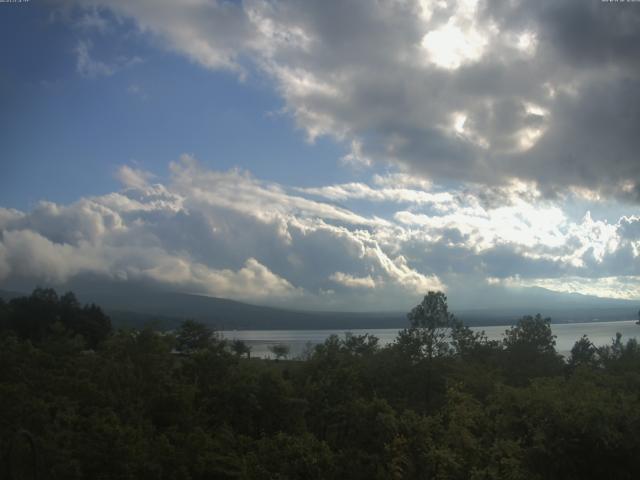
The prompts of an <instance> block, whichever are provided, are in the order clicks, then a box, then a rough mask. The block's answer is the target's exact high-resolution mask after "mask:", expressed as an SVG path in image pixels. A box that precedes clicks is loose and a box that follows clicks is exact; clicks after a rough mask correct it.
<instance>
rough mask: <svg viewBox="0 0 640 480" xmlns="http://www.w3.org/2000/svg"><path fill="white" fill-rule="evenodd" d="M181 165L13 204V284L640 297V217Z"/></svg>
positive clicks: (294, 297) (329, 298)
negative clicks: (72, 198) (529, 289)
mask: <svg viewBox="0 0 640 480" xmlns="http://www.w3.org/2000/svg"><path fill="white" fill-rule="evenodd" d="M170 170H171V177H170V178H169V179H168V181H166V182H164V183H162V184H158V183H156V184H153V183H151V182H152V181H153V179H154V177H153V176H152V175H151V174H148V173H145V172H143V171H141V170H136V169H134V168H132V167H122V168H120V169H119V171H118V172H119V173H118V176H119V178H120V180H121V181H122V182H123V190H121V191H119V192H113V193H110V194H106V195H102V196H98V197H88V198H81V199H79V200H77V201H76V202H74V203H71V204H68V205H60V204H55V203H52V202H41V203H40V204H38V205H36V206H35V207H34V208H33V209H32V210H31V211H27V212H20V211H17V210H9V209H0V281H2V282H3V285H8V286H11V285H12V284H13V283H15V282H16V281H20V280H29V281H31V282H33V283H46V284H59V285H63V284H68V283H73V282H74V281H75V282H76V283H77V282H78V281H81V279H82V278H83V277H85V276H87V275H89V276H91V277H92V278H94V279H95V278H98V279H103V280H104V281H105V282H125V283H127V284H132V286H135V285H146V284H150V285H155V286H162V287H164V288H169V289H171V290H177V291H183V292H191V293H201V294H206V295H214V296H222V297H230V298H236V299H242V300H251V301H257V302H261V303H270V304H278V305H287V306H296V307H298V308H336V309H337V308H339V309H353V308H356V309H382V308H384V309H388V310H391V309H405V308H407V305H411V304H413V303H414V302H415V301H416V300H417V299H419V298H420V296H421V295H423V294H424V293H425V292H427V291H429V290H447V289H455V290H456V291H468V290H472V289H473V288H475V287H477V286H478V285H485V286H486V287H487V288H489V290H488V291H489V293H487V294H486V295H485V298H484V301H486V302H491V301H492V297H491V293H490V290H491V288H490V287H496V288H497V287H509V288H511V287H514V286H541V287H544V288H549V289H553V290H557V291H562V292H567V291H571V292H579V293H588V294H597V295H601V296H613V297H623V298H640V283H638V281H637V278H638V272H639V271H640V233H639V232H640V227H639V225H640V220H639V219H638V217H637V216H634V215H631V214H628V215H622V216H620V217H619V218H616V219H614V220H610V219H606V218H598V217H594V216H592V215H591V214H590V213H589V212H585V213H584V214H582V216H576V215H570V214H569V213H567V212H565V211H563V210H562V209H561V208H559V206H558V202H562V201H564V200H558V199H555V200H554V199H549V198H547V197H545V196H544V195H542V194H541V193H540V192H539V191H538V190H537V189H536V188H535V187H533V186H531V185H528V184H522V183H513V184H509V185H507V186H504V187H499V191H498V192H497V193H496V192H492V191H490V190H487V189H486V188H475V187H473V186H468V185H467V186H461V187H460V188H458V189H451V188H448V189H447V191H444V190H443V188H442V187H440V186H438V185H435V184H431V183H430V182H424V181H421V180H419V179H418V180H415V181H412V180H411V179H410V178H407V177H404V176H398V174H397V173H391V174H388V175H380V174H378V175H376V176H373V177H372V179H371V181H370V182H368V183H367V182H361V183H357V184H346V185H345V184H337V185H324V186H322V185H321V186H318V187H315V188H306V189H302V188H296V187H287V186H284V185H280V184H277V183H273V182H265V181H262V180H260V179H257V178H255V177H254V176H252V175H251V174H250V173H249V172H245V171H240V170H230V171H226V172H225V171H217V170H212V169H209V168H205V167H204V166H203V165H202V164H200V163H199V162H198V161H197V160H196V159H194V158H193V157H191V156H188V155H185V156H183V157H182V158H181V159H180V160H178V161H176V162H174V163H173V164H172V165H171V168H170ZM402 175H406V174H402ZM397 180H402V182H397ZM396 184H398V185H399V186H398V187H397V188H396V187H394V185H396ZM496 196H497V197H499V198H502V199H503V201H502V202H498V201H496V200H495V197H496ZM335 200H340V201H341V202H342V203H343V205H342V206H340V207H337V206H336V205H334V204H333V203H332V202H333V201H335ZM381 204H382V205H383V206H384V207H385V208H384V209H383V210H384V211H387V212H388V213H387V214H386V215H385V216H384V217H378V216H371V215H368V214H365V213H360V212H362V211H367V210H370V208H369V207H370V206H371V205H376V206H379V205H381ZM620 208H622V207H620ZM465 289H466V290H465ZM452 293H455V292H452ZM494 294H495V298H493V300H495V301H496V302H499V296H500V295H503V290H500V291H497V290H496V291H495V292H494ZM463 300H464V299H463ZM469 301H470V300H469Z"/></svg>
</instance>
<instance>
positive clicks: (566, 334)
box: [222, 320, 640, 358]
mask: <svg viewBox="0 0 640 480" xmlns="http://www.w3.org/2000/svg"><path fill="white" fill-rule="evenodd" d="M507 328H508V327H507V326H505V325H500V326H491V327H472V328H471V329H472V330H475V331H479V330H484V331H485V334H486V335H487V337H488V338H489V339H490V340H500V339H502V338H503V334H504V332H505V330H506V329H507ZM398 330H399V329H397V328H384V329H371V330H367V329H362V330H349V331H351V332H352V333H353V334H354V335H364V334H365V333H370V334H372V335H375V336H376V337H378V338H379V339H380V345H382V346H384V345H387V344H388V343H392V342H393V341H394V340H395V338H396V336H397V335H398ZM551 330H552V331H553V334H554V335H556V336H557V338H556V349H557V350H558V352H559V353H561V354H562V355H565V356H567V355H568V354H569V352H570V350H571V347H573V344H574V343H575V342H576V340H578V339H579V338H580V337H581V336H582V335H585V334H586V335H588V336H589V339H590V340H591V341H592V342H593V343H594V344H595V345H597V346H603V345H607V344H609V343H611V340H612V338H614V337H615V336H616V332H620V333H621V334H622V339H623V341H626V339H629V338H637V337H640V326H639V325H636V322H635V321H634V320H626V321H620V322H590V323H558V324H551ZM346 331H347V330H232V331H224V332H222V335H223V337H224V338H227V339H239V340H243V341H245V342H246V343H247V344H248V345H249V346H251V355H252V356H254V357H261V358H269V357H273V354H272V353H271V352H270V351H269V347H270V346H272V345H276V344H280V343H284V344H286V345H289V347H290V348H291V353H290V355H289V358H295V357H297V356H299V355H301V354H302V353H303V352H304V350H305V348H307V345H309V344H311V345H317V344H319V343H322V342H324V341H325V340H326V339H327V338H328V337H329V335H333V334H335V335H339V336H343V335H344V334H345V332H346Z"/></svg>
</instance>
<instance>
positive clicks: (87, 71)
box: [75, 40, 116, 77]
mask: <svg viewBox="0 0 640 480" xmlns="http://www.w3.org/2000/svg"><path fill="white" fill-rule="evenodd" d="M92 47H93V43H92V42H91V41H90V40H78V43H77V44H76V48H75V54H76V71H77V72H78V73H79V74H80V75H82V76H83V77H100V76H109V75H113V74H114V73H115V71H116V67H115V66H113V65H107V64H106V63H104V62H101V61H99V60H96V59H95V58H93V57H92V56H91V48H92Z"/></svg>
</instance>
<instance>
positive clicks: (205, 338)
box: [176, 320, 217, 353]
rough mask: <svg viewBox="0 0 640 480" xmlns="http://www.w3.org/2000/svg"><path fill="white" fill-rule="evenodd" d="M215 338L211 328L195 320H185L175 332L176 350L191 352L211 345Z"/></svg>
mask: <svg viewBox="0 0 640 480" xmlns="http://www.w3.org/2000/svg"><path fill="white" fill-rule="evenodd" d="M216 340H217V337H216V334H215V332H214V330H213V329H211V328H209V327H208V326H207V325H205V324H204V323H200V322H196V321H195V320H185V321H183V322H182V324H181V325H180V327H179V328H178V331H177V332H176V350H178V351H179V352H182V353H193V352H196V351H198V350H204V349H206V348H209V347H211V346H212V345H213V344H214V343H215V342H216Z"/></svg>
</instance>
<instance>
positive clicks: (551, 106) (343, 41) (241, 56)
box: [82, 0, 640, 201]
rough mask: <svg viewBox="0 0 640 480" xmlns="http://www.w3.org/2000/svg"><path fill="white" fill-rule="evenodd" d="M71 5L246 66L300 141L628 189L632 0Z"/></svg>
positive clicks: (629, 192)
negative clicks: (275, 95) (280, 105)
mask: <svg viewBox="0 0 640 480" xmlns="http://www.w3.org/2000/svg"><path fill="white" fill-rule="evenodd" d="M82 6H83V7H87V8H90V10H88V11H89V12H92V11H95V10H93V9H95V8H96V7H100V8H108V9H110V11H112V12H114V13H115V14H116V15H118V16H122V17H126V18H129V19H133V20H134V21H135V22H136V24H137V26H138V28H139V29H140V30H141V31H143V32H147V33H150V35H151V37H153V38H154V39H157V40H159V41H160V42H161V43H162V44H164V45H165V46H166V48H169V49H171V50H174V51H177V52H179V53H181V54H183V55H185V56H187V57H188V58H190V59H192V60H193V61H194V62H196V63H198V64H200V65H202V66H203V67H205V68H211V69H226V70H229V71H232V72H235V73H236V74H237V75H239V76H240V77H241V78H245V77H246V75H247V72H248V71H249V69H248V68H247V65H248V64H251V65H253V66H255V67H257V70H258V71H259V72H261V74H262V75H265V76H267V77H268V78H270V79H271V81H272V83H273V87H274V89H275V90H276V91H278V92H279V94H280V95H281V96H282V98H283V100H284V102H285V110H286V111H287V112H288V113H289V114H290V115H291V116H292V117H293V118H294V119H295V121H296V122H297V124H298V125H299V127H300V128H302V129H303V130H304V131H305V132H306V133H307V135H308V137H309V138H310V139H314V138H316V137H318V136H323V135H325V136H331V137H333V138H334V139H337V140H338V141H341V142H344V144H345V147H346V148H347V149H348V151H347V153H346V154H345V156H344V161H345V162H346V163H350V164H356V165H358V166H366V165H371V164H373V163H384V164H388V163H392V164H395V165H399V166H401V167H402V168H404V169H405V171H408V172H412V173H418V174H420V175H424V176H428V177H429V178H435V179H439V180H443V179H449V180H456V181H471V182H477V183H480V184H485V185H487V184H488V185H500V184H505V183H508V182H510V181H511V180H512V179H513V178H519V179H521V180H526V181H531V182H535V183H538V184H539V185H541V191H542V193H543V194H545V195H549V196H552V195H557V194H558V192H562V191H564V190H565V189H566V188H567V187H569V186H573V187H576V188H581V189H583V191H585V192H591V193H590V194H591V195H600V196H604V197H610V196H617V197H623V198H627V199H631V200H634V201H637V200H638V198H640V194H639V192H640V189H639V188H638V183H637V181H636V180H635V179H637V178H640V162H638V158H637V152H638V151H639V150H640V148H639V147H640V144H639V143H638V142H639V141H640V140H638V138H639V137H638V136H637V135H636V131H637V128H638V111H640V93H639V92H640V88H638V87H640V68H638V55H637V54H636V50H635V48H634V46H635V45H637V43H638V40H639V35H640V34H639V33H638V32H640V10H639V9H637V8H635V7H636V6H635V5H633V3H631V2H627V3H626V4H620V5H610V4H609V3H607V2H599V1H582V0H570V1H566V2H557V1H551V0H542V1H538V2H529V1H525V0H515V1H511V2H493V1H489V0H458V1H450V2H428V1H420V0H415V1H402V2H375V3H373V4H372V3H371V2H370V1H367V0H362V1H354V2H346V3H345V2H342V1H327V0H321V1H304V2H300V1H297V0H278V1H276V2H271V1H264V0H247V1H245V2H239V3H235V2H218V1H209V0H194V1H191V2H188V3H187V4H184V3H180V2H171V1H164V0H162V1H158V0H153V1H150V0H140V1H137V2H129V1H123V0H93V1H91V2H82ZM82 18H83V19H84V18H85V17H82ZM85 23H86V22H85ZM85 51H86V52H85V53H88V50H87V49H85ZM85 56H86V55H85ZM85 63H86V64H87V65H91V64H90V62H88V61H86V62H85ZM83 68H84V67H83ZM87 68H88V67H87ZM88 70H91V68H88ZM93 70H95V71H96V72H98V71H105V68H102V67H100V65H99V64H97V65H96V66H95V68H93Z"/></svg>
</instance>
